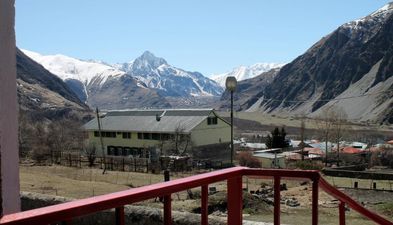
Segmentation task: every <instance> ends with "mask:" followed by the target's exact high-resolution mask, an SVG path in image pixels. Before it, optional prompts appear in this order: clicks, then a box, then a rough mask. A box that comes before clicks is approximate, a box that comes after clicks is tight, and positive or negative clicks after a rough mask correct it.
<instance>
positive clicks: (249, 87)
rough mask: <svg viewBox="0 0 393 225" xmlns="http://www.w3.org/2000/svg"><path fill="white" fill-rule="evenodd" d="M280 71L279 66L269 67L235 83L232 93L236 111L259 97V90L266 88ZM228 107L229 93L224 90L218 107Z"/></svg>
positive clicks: (248, 105) (245, 108)
mask: <svg viewBox="0 0 393 225" xmlns="http://www.w3.org/2000/svg"><path fill="white" fill-rule="evenodd" d="M279 71H280V68H275V69H271V70H269V71H267V72H263V73H262V74H260V75H259V76H256V77H254V78H251V79H246V80H241V81H239V82H238V83H237V87H236V91H235V92H234V95H233V101H234V108H235V109H236V110H238V111H243V110H247V109H248V108H250V107H251V106H252V103H253V102H255V101H257V100H258V98H259V97H260V96H259V94H260V93H262V92H261V91H262V90H264V88H266V86H268V85H269V84H270V83H271V82H273V80H274V77H275V76H276V75H277V73H278V72H279ZM229 107H230V93H229V92H227V91H225V92H224V94H223V95H222V96H221V99H220V104H219V108H221V109H226V108H229Z"/></svg>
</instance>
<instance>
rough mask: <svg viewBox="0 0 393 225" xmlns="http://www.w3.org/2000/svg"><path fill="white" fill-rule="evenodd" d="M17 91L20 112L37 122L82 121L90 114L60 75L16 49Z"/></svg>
mask: <svg viewBox="0 0 393 225" xmlns="http://www.w3.org/2000/svg"><path fill="white" fill-rule="evenodd" d="M16 61H17V91H18V101H19V105H20V110H21V111H22V112H27V113H28V114H29V116H30V117H31V118H33V119H36V120H42V119H49V120H53V119H57V118H61V117H68V118H82V119H83V117H86V116H89V115H90V113H91V111H90V109H89V107H88V106H87V105H85V104H84V103H83V102H81V101H80V100H79V98H78V97H77V96H76V95H75V93H74V92H73V91H72V90H70V88H69V87H68V86H67V85H66V84H65V83H64V82H63V81H62V80H61V79H60V78H58V77H57V76H55V75H53V74H52V73H50V72H49V71H47V70H46V69H45V68H44V67H42V66H41V65H40V64H38V63H37V62H35V61H33V60H32V59H30V58H29V57H27V56H26V55H25V54H24V53H23V52H22V51H20V50H19V49H17V55H16Z"/></svg>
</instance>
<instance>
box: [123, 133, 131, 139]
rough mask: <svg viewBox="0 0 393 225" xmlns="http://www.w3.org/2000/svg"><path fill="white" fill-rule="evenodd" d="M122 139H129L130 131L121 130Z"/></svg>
mask: <svg viewBox="0 0 393 225" xmlns="http://www.w3.org/2000/svg"><path fill="white" fill-rule="evenodd" d="M123 139H131V132H123Z"/></svg>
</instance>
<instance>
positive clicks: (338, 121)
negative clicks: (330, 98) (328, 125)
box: [331, 107, 348, 166]
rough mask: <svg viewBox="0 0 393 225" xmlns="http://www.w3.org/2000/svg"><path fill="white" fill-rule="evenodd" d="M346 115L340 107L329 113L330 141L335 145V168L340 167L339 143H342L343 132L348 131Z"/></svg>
mask: <svg viewBox="0 0 393 225" xmlns="http://www.w3.org/2000/svg"><path fill="white" fill-rule="evenodd" d="M347 118H348V115H347V114H346V112H345V111H344V110H343V109H342V108H340V107H334V108H332V111H331V119H332V121H333V126H332V140H333V141H334V142H335V143H336V145H337V166H340V142H341V141H343V137H344V134H345V131H346V130H347V129H348V125H347V124H348V123H347Z"/></svg>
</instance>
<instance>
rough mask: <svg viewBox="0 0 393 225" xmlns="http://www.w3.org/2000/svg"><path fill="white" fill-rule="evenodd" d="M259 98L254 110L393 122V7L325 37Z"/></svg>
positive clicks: (254, 100) (252, 101)
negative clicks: (338, 112)
mask: <svg viewBox="0 0 393 225" xmlns="http://www.w3.org/2000/svg"><path fill="white" fill-rule="evenodd" d="M255 96H256V97H257V98H250V100H249V101H248V102H247V103H246V104H247V105H252V106H251V107H250V108H249V110H250V111H263V112H267V113H274V114H283V115H287V114H305V115H308V116H317V115H318V114H320V113H321V111H322V110H324V109H327V108H330V107H332V106H335V107H339V108H342V109H343V110H344V111H345V112H346V113H347V114H348V117H349V119H351V120H354V121H370V122H387V123H393V98H392V97H393V3H390V4H388V5H386V6H384V7H382V8H381V9H379V10H377V11H375V12H374V13H372V14H370V15H369V16H366V17H364V18H361V19H359V20H355V21H352V22H349V23H346V24H344V25H342V26H340V27H339V28H337V29H336V30H335V31H334V32H332V33H331V34H329V35H327V36H326V37H324V38H322V39H321V40H320V41H318V42H317V43H316V44H314V45H313V46H312V47H311V48H310V49H308V50H307V51H306V52H305V53H304V54H303V55H301V56H299V57H297V58H296V59H295V60H294V61H292V62H291V63H289V64H287V65H285V66H283V67H282V68H281V70H280V71H279V72H278V74H277V75H276V77H275V79H274V81H273V82H272V83H271V84H269V85H268V86H267V87H266V88H265V89H262V90H261V91H260V92H259V93H257V94H256V95H255Z"/></svg>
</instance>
